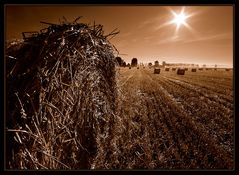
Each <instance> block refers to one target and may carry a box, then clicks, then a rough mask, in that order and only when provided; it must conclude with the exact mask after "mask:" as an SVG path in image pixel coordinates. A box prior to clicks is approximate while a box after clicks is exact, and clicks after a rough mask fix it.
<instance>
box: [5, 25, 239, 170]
mask: <svg viewBox="0 0 239 175" xmlns="http://www.w3.org/2000/svg"><path fill="white" fill-rule="evenodd" d="M58 27H59V28H57V29H59V31H60V32H59V33H54V31H55V30H53V31H49V33H43V34H42V35H40V38H37V39H39V40H35V39H36V38H34V37H33V38H29V39H28V40H27V42H22V41H21V42H17V44H12V45H9V46H8V49H7V55H6V62H7V88H8V89H7V105H6V106H7V129H6V130H7V134H6V136H7V149H6V151H7V162H6V164H7V168H8V169H64V170H66V169H67V170H69V169H73V170H74V169H110V170H111V169H157V170H171V169H226V170H228V169H233V168H234V133H233V131H234V116H233V114H234V99H233V71H230V70H231V69H228V70H227V69H217V71H215V70H214V69H206V70H207V71H206V70H204V69H201V70H200V69H199V70H200V71H195V72H194V71H187V72H186V73H185V69H177V71H175V70H176V68H175V69H172V70H173V71H169V69H168V70H165V71H161V72H160V68H155V69H149V68H143V69H142V68H140V69H139V67H137V69H136V67H135V68H134V67H132V68H131V66H130V67H129V68H128V67H125V68H122V67H121V68H120V67H116V61H115V56H114V55H115V52H116V50H115V48H114V47H113V46H112V45H111V44H110V42H108V40H107V36H104V35H103V31H102V26H101V25H94V26H88V25H82V24H74V25H72V26H68V27H69V29H68V28H65V25H64V27H63V25H62V26H58ZM72 28H73V29H72ZM49 30H51V28H49ZM116 33H117V32H113V33H111V34H109V35H108V36H110V35H115V34H116ZM46 34H47V35H46ZM76 36H77V37H76ZM47 45H48V46H49V47H48V46H47ZM195 70H196V69H195Z"/></svg>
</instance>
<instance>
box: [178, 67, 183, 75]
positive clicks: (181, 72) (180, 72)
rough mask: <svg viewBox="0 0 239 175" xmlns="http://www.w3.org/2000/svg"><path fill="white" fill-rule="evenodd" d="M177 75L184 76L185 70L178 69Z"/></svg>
mask: <svg viewBox="0 0 239 175" xmlns="http://www.w3.org/2000/svg"><path fill="white" fill-rule="evenodd" d="M177 74H178V75H184V74H185V69H181V68H179V69H178V70H177Z"/></svg>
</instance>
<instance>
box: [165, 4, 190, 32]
mask: <svg viewBox="0 0 239 175" xmlns="http://www.w3.org/2000/svg"><path fill="white" fill-rule="evenodd" d="M184 10H185V8H184V7H183V8H182V10H181V12H180V13H176V12H174V11H173V10H171V13H172V14H173V16H174V18H173V20H171V21H170V24H176V25H177V27H176V33H177V31H178V29H179V28H180V26H182V25H183V26H185V27H187V28H190V26H189V25H188V23H187V22H186V19H187V18H189V17H190V16H192V15H188V14H186V13H185V12H184Z"/></svg>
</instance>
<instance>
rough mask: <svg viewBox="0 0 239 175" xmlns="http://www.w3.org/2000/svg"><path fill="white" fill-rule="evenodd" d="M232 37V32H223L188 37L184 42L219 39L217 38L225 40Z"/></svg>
mask: <svg viewBox="0 0 239 175" xmlns="http://www.w3.org/2000/svg"><path fill="white" fill-rule="evenodd" d="M225 39H232V33H221V34H214V35H207V36H197V37H195V38H190V39H186V40H184V41H183V43H193V42H201V41H217V40H225Z"/></svg>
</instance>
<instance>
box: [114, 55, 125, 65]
mask: <svg viewBox="0 0 239 175" xmlns="http://www.w3.org/2000/svg"><path fill="white" fill-rule="evenodd" d="M115 59H116V61H117V63H118V64H119V66H122V64H123V60H122V58H121V57H116V58H115Z"/></svg>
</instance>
